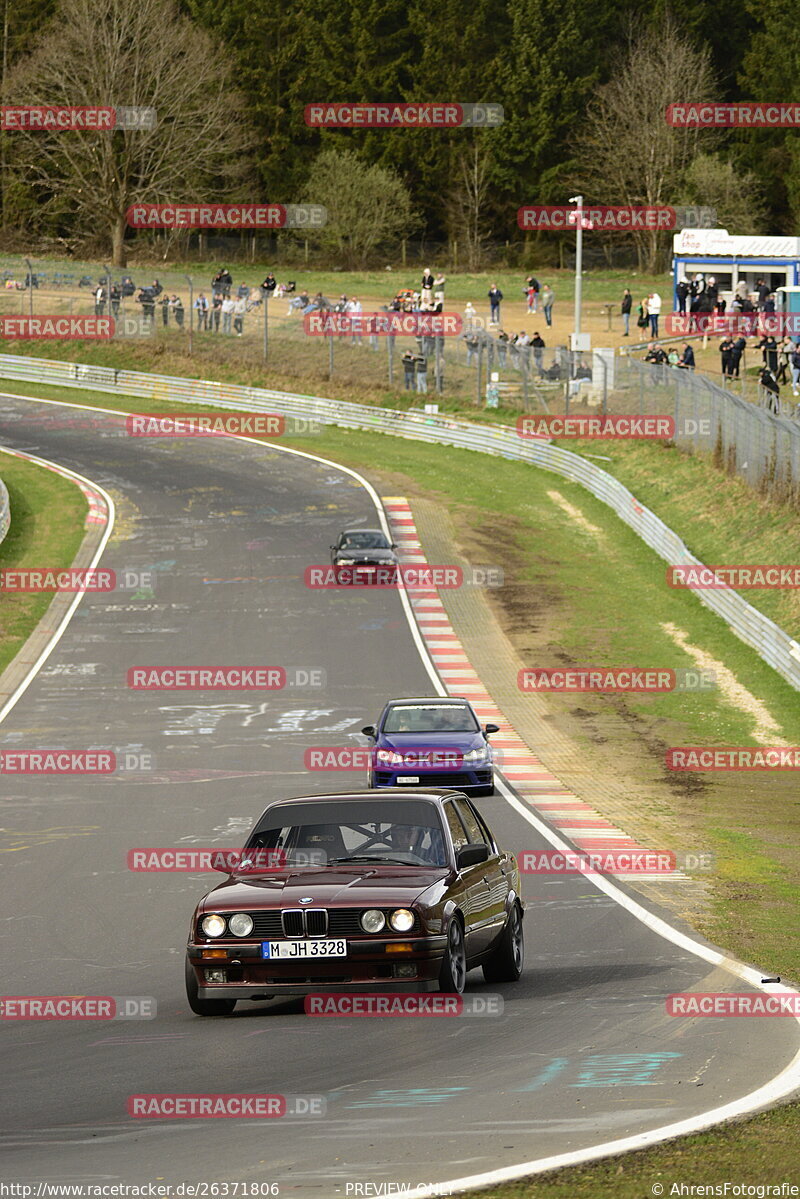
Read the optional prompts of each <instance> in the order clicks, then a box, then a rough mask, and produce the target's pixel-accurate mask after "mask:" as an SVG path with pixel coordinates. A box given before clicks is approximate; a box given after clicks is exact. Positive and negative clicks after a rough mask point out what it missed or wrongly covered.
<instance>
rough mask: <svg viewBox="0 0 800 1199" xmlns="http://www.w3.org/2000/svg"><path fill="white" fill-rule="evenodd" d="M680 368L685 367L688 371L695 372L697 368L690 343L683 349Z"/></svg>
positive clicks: (679, 363)
mask: <svg viewBox="0 0 800 1199" xmlns="http://www.w3.org/2000/svg"><path fill="white" fill-rule="evenodd" d="M678 366H680V367H683V369H684V370H686V371H693V370H694V368H695V361H694V350H693V349H692V347H691V346H690V345H689V343H688V342H687V343H686V345H685V346H684V347H683V353H682V354H681V357H680V361H679V362H678Z"/></svg>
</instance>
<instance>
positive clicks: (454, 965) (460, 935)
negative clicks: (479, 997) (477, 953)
mask: <svg viewBox="0 0 800 1199" xmlns="http://www.w3.org/2000/svg"><path fill="white" fill-rule="evenodd" d="M466 983H467V950H466V947H465V945H464V930H463V928H462V927H461V921H460V920H458V919H457V917H453V919H452V920H451V921H450V924H449V926H448V929H447V949H446V950H445V953H444V958H443V959H442V968H441V970H440V971H439V990H440V991H447V992H449V993H450V994H455V995H463V994H464V987H465V986H466Z"/></svg>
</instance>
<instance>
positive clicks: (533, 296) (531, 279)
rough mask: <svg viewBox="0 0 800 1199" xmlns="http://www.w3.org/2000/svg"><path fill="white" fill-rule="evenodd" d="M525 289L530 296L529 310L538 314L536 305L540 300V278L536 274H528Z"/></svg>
mask: <svg viewBox="0 0 800 1199" xmlns="http://www.w3.org/2000/svg"><path fill="white" fill-rule="evenodd" d="M525 290H526V294H527V296H528V312H532V313H534V315H535V314H536V306H537V304H538V302H539V280H538V279H537V278H536V276H535V275H528V278H527V279H526V280H525Z"/></svg>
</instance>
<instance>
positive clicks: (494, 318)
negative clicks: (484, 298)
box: [487, 283, 503, 325]
mask: <svg viewBox="0 0 800 1199" xmlns="http://www.w3.org/2000/svg"><path fill="white" fill-rule="evenodd" d="M487 294H488V296H489V308H490V315H489V324H491V325H499V324H500V301H501V300H502V298H503V293H502V292H501V290H500V288H499V287H498V286H497V284H496V283H493V284H492V286H491V287H490V288H489V291H488V293H487Z"/></svg>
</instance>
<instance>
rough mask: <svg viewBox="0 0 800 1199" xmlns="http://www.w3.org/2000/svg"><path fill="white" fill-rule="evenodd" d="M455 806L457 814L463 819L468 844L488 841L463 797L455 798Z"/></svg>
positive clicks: (485, 843)
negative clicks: (467, 835)
mask: <svg viewBox="0 0 800 1199" xmlns="http://www.w3.org/2000/svg"><path fill="white" fill-rule="evenodd" d="M455 806H456V807H457V808H458V814H459V816H460V817H461V819H462V820H463V821H464V828H465V829H466V830H467V832H468V834H469V840H470V845H480V844H481V843H483V844H484V845H487V844H488V842H487V840H486V837H485V836H484V834H483V829H482V828H481V826H480V825H479V824H478V821H477V819H476V817H475V813H474V812H473V810H472V808H471V807H470V806H469V804H468V803H467V801H466V800H465V799H457V800H455Z"/></svg>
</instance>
